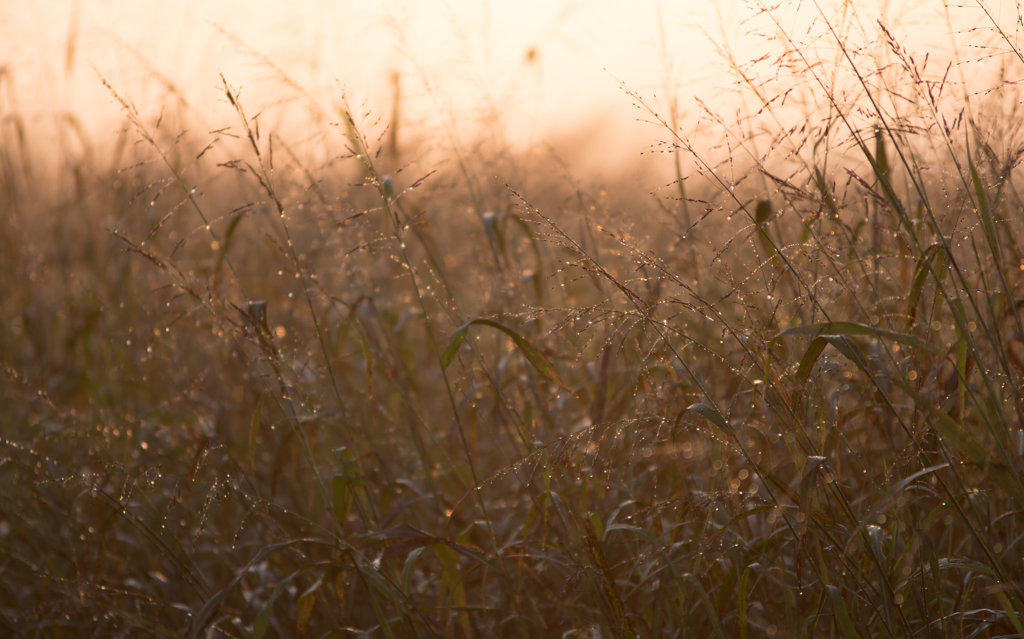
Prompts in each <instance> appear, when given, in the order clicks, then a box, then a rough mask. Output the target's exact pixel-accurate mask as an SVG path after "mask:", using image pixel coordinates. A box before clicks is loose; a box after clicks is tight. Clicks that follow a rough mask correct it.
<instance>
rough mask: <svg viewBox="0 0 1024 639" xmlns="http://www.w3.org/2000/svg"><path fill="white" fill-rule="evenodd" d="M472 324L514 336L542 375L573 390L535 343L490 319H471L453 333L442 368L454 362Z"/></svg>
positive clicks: (527, 357)
mask: <svg viewBox="0 0 1024 639" xmlns="http://www.w3.org/2000/svg"><path fill="white" fill-rule="evenodd" d="M470 326H490V327H491V328H496V329H498V330H499V331H501V332H502V333H504V334H506V335H508V336H509V337H511V338H512V341H513V342H515V344H516V346H518V347H519V350H521V351H522V352H523V355H524V356H525V357H526V359H527V360H528V361H529V362H530V363H531V364H533V367H534V368H536V369H537V370H538V371H539V372H540V374H541V375H543V376H544V377H547V378H548V379H550V380H551V381H553V382H554V383H556V384H558V385H559V386H561V387H562V388H564V389H565V390H567V391H569V392H570V393H571V392H572V390H570V389H569V387H568V386H566V385H565V384H564V383H563V382H562V378H560V377H559V376H558V371H557V370H555V367H554V366H552V364H551V362H549V361H548V360H547V359H545V358H544V356H543V355H541V354H540V351H538V350H537V349H536V348H534V346H533V344H531V343H530V342H529V341H527V339H526V338H525V337H523V336H522V335H520V334H519V333H517V332H515V331H514V330H512V329H511V328H509V327H507V326H505V325H503V324H499V323H498V322H495V321H494V320H489V319H483V318H478V319H474V320H470V321H468V322H466V323H465V324H463V325H462V326H461V327H460V328H459V330H457V331H455V333H453V334H452V338H451V340H449V342H448V348H446V349H445V351H444V353H443V354H442V355H441V368H448V365H449V364H451V363H452V360H453V359H455V354H456V353H458V352H459V347H460V346H462V342H463V341H465V339H466V333H467V332H468V331H469V327H470Z"/></svg>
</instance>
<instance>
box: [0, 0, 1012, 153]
mask: <svg viewBox="0 0 1024 639" xmlns="http://www.w3.org/2000/svg"><path fill="white" fill-rule="evenodd" d="M757 6H758V3H757V2H740V1H733V0H722V1H721V2H719V3H717V4H716V3H713V2H704V1H700V2H697V1H676V2H671V1H669V0H631V1H624V0H616V1H612V0H587V1H579V2H572V1H559V0H517V1H516V2H509V1H507V0H501V1H499V0H476V1H470V0H461V1H460V0H448V1H444V0H415V1H412V0H410V1H406V2H397V1H384V0H351V1H347V0H338V1H327V0H288V1H284V0H245V1H244V2H243V1H240V0H216V1H206V2H198V1H192V0H182V1H176V2H168V1H163V2H159V1H156V0H25V1H23V2H8V3H3V6H2V7H0V65H3V66H4V68H5V69H6V71H7V74H6V77H5V78H4V80H3V82H6V85H3V84H0V109H3V110H6V111H8V112H10V111H14V110H17V111H18V112H20V113H22V114H24V116H25V117H26V119H27V120H28V121H30V122H32V124H33V126H36V127H39V128H45V126H46V124H47V122H49V121H53V120H54V119H55V115H56V116H58V117H57V119H59V115H60V114H62V113H72V114H74V115H75V117H76V118H77V119H78V120H79V121H80V122H82V123H83V126H84V128H85V129H86V130H88V131H89V132H90V135H92V136H93V137H95V138H96V139H101V138H103V137H104V136H106V134H107V133H110V132H111V131H113V130H114V129H115V128H117V127H118V126H119V124H118V122H120V117H119V107H118V105H117V104H116V103H115V102H114V101H113V100H112V98H111V96H110V94H109V93H108V92H107V91H106V90H105V89H103V87H102V85H101V82H100V77H101V76H102V77H103V78H105V79H106V80H107V81H108V82H109V83H110V84H111V85H112V86H113V87H114V88H115V89H116V90H117V91H118V92H120V93H121V94H122V95H125V96H127V97H129V98H130V99H131V100H132V101H133V102H134V103H135V104H137V105H138V106H139V108H140V110H141V111H143V112H144V113H153V114H154V115H155V114H156V113H158V112H159V111H160V110H161V109H164V108H166V107H167V105H168V104H174V103H175V102H176V101H178V102H181V103H185V104H187V105H189V108H190V109H192V110H193V112H194V113H195V114H196V116H195V117H196V118H198V119H200V120H202V121H203V124H208V125H209V126H210V127H211V128H215V127H216V126H218V125H219V122H218V121H217V119H216V118H215V117H214V116H213V114H214V113H215V112H216V105H217V104H218V102H217V101H218V99H219V93H218V84H219V77H218V74H219V73H223V74H224V76H225V77H226V78H227V79H228V81H229V82H230V83H231V84H232V85H233V86H240V87H241V88H242V97H243V99H244V100H245V101H246V104H247V107H248V110H249V111H250V112H256V111H257V110H262V109H264V108H268V106H273V105H274V104H275V103H279V102H280V101H281V100H293V101H297V102H301V101H302V100H311V101H316V102H317V103H318V104H320V105H321V106H322V107H324V108H327V107H329V105H330V104H332V103H333V102H336V101H337V99H338V98H339V97H340V95H341V94H342V92H344V94H345V95H346V96H347V98H348V99H349V101H350V103H351V104H353V105H354V107H356V108H357V109H365V111H366V112H368V113H371V114H374V113H375V114H378V115H380V116H381V117H387V115H386V114H388V113H389V112H390V110H391V108H392V106H393V102H394V99H393V95H394V90H393V83H392V77H393V75H394V74H395V73H397V74H398V77H399V78H400V86H401V108H402V115H403V120H404V121H403V124H404V126H405V127H406V130H408V131H416V130H417V127H419V128H420V130H428V129H429V128H430V127H437V126H443V125H444V123H445V122H447V123H448V124H449V125H457V126H458V127H460V128H461V129H462V133H463V134H465V135H475V131H477V130H479V129H480V128H482V129H484V130H490V131H492V132H493V131H495V130H500V131H502V132H503V134H504V135H505V136H506V137H507V138H508V140H509V141H510V144H512V145H513V146H518V147H519V148H523V147H526V146H529V145H532V144H536V143H538V142H542V141H544V140H549V139H555V138H559V137H562V138H565V137H571V136H573V135H577V134H578V133H579V132H580V131H582V132H584V133H585V135H586V136H588V137H590V138H592V139H593V138H595V137H600V135H608V136H611V137H609V139H612V138H613V137H615V136H618V137H617V138H615V139H617V140H619V142H617V143H621V142H622V140H623V139H632V140H635V141H636V142H635V144H634V145H633V146H632V147H630V148H628V149H627V150H626V153H627V154H631V155H637V154H638V153H639V151H640V150H643V148H644V145H645V144H650V142H651V141H652V140H654V139H656V138H658V137H659V135H660V134H659V132H658V131H657V127H653V126H651V125H646V124H643V123H638V122H637V119H638V118H642V117H643V114H642V113H640V112H639V111H638V110H637V109H636V108H635V107H634V106H633V103H632V100H631V99H630V98H629V97H628V96H627V95H625V94H624V92H623V91H622V90H621V89H620V87H619V81H621V82H623V83H624V84H625V85H626V86H628V87H629V88H630V89H632V90H634V91H637V92H638V93H640V94H642V95H644V96H647V97H648V98H650V99H651V100H652V101H655V102H657V103H658V104H661V105H662V106H663V107H664V108H665V109H667V108H668V104H669V98H671V97H673V96H674V97H675V98H676V99H677V100H678V103H679V108H680V110H681V111H682V112H683V114H684V115H686V116H688V117H690V118H691V121H693V120H692V118H694V117H696V116H695V114H696V113H698V112H699V108H698V107H697V104H696V102H695V98H700V99H702V100H703V101H704V103H705V104H707V105H709V107H710V108H711V109H713V110H719V109H721V110H722V112H725V111H727V110H728V109H729V108H731V107H730V106H729V105H730V102H729V99H730V95H732V94H731V93H730V90H731V89H733V88H734V86H735V80H736V78H735V76H734V75H731V74H730V73H729V70H728V65H727V64H726V63H725V61H724V60H723V57H722V50H723V47H728V48H729V49H731V50H732V51H733V52H734V53H735V55H736V56H737V58H739V59H740V60H744V59H747V58H749V57H751V56H753V55H756V54H760V53H762V52H771V51H772V50H773V47H775V48H776V49H777V48H778V42H775V43H772V42H771V40H770V36H771V35H772V34H773V33H775V34H777V33H778V32H779V30H780V29H781V30H786V31H788V32H790V33H793V34H797V35H799V34H801V33H803V32H805V31H806V30H811V29H813V28H814V26H815V25H814V23H815V20H817V21H818V22H819V23H820V22H821V17H822V16H825V15H827V16H838V15H840V13H841V12H842V11H844V10H845V11H848V12H849V11H855V12H856V13H857V16H856V20H853V21H851V22H852V23H853V24H855V25H856V24H860V25H861V28H862V30H863V32H864V33H865V34H867V33H870V32H872V30H873V29H874V24H875V21H876V20H877V19H878V18H881V19H883V20H884V21H885V22H886V23H887V24H890V25H898V29H899V33H900V34H901V36H903V37H906V42H908V43H913V45H914V46H917V47H919V48H921V49H922V50H935V51H938V50H941V49H943V48H945V49H948V48H949V47H950V46H951V45H950V42H951V40H950V34H951V29H950V27H952V33H953V35H954V37H955V38H957V39H958V40H959V41H966V40H967V39H969V38H971V37H975V36H977V35H978V32H977V30H974V26H975V25H976V24H978V23H979V22H983V20H982V18H983V16H982V15H981V12H980V10H979V8H978V6H977V5H975V6H969V7H967V8H954V9H951V10H950V13H949V14H948V15H949V16H951V18H950V19H951V22H948V21H947V13H946V12H944V11H943V10H942V7H943V5H942V4H941V3H937V2H902V3H899V2H875V1H872V2H855V3H852V4H848V5H843V3H841V2H825V1H824V0H823V1H822V4H821V7H820V8H819V7H818V6H817V5H815V3H813V2H811V3H809V4H808V3H806V2H805V3H799V4H798V3H783V4H782V5H781V8H780V9H779V10H778V11H776V12H775V13H774V14H773V15H774V16H775V19H778V20H779V22H778V24H774V25H773V24H771V21H770V20H768V19H767V17H766V16H765V15H760V16H757V15H755V14H756V8H757ZM844 6H845V9H844ZM985 6H987V7H988V8H989V10H990V11H991V13H992V14H993V15H994V16H996V19H997V20H1001V21H1003V23H1004V24H1005V25H1008V27H1007V28H1013V27H1014V26H1015V23H1016V4H1015V3H1012V2H1007V1H1003V0H1000V1H999V2H991V3H988V4H987V5H985ZM796 7H799V9H797V8H796ZM819 26H820V24H819ZM971 55H977V52H976V51H973V52H971ZM285 78H287V79H285ZM302 113H303V112H302V110H301V109H294V108H293V109H287V110H281V111H280V117H281V118H282V119H284V120H287V121H281V122H277V123H276V126H281V127H295V128H296V131H297V132H298V134H299V135H302V134H303V131H302V124H303V120H304V118H303V116H302ZM623 136H624V137H623ZM110 137H112V136H110ZM662 137H664V136H662Z"/></svg>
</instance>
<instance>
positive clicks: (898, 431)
mask: <svg viewBox="0 0 1024 639" xmlns="http://www.w3.org/2000/svg"><path fill="white" fill-rule="evenodd" d="M979 6H980V9H981V10H983V13H984V10H985V5H979ZM801 10H802V11H806V12H811V14H812V15H811V17H813V18H814V20H812V21H811V23H812V24H811V26H810V27H808V28H807V31H805V32H801V33H800V34H793V33H792V32H790V31H787V29H786V28H784V26H783V24H784V23H783V22H782V18H781V17H780V15H781V14H782V13H783V11H782V9H771V10H769V9H762V10H761V11H760V12H758V15H757V19H758V20H760V21H762V24H765V25H767V26H768V27H770V28H771V29H772V38H771V39H770V40H769V41H768V42H769V45H768V46H769V48H770V51H771V55H770V56H767V57H764V58H759V59H758V60H757V61H755V62H753V63H749V64H748V63H740V62H738V61H735V60H734V59H733V58H731V57H730V54H729V53H728V50H727V49H725V48H723V55H724V56H725V59H726V60H727V61H728V62H730V63H731V64H732V68H733V72H734V77H735V78H736V80H737V86H738V90H739V91H740V92H741V94H742V96H743V97H744V100H743V102H742V104H743V105H744V106H743V107H742V109H741V115H740V116H738V117H737V119H736V120H735V121H728V120H726V119H725V118H724V117H722V116H720V115H718V111H716V110H714V109H711V108H706V109H702V110H701V111H700V113H699V116H700V121H701V123H702V124H701V127H700V128H701V130H702V131H703V132H705V133H703V134H702V136H697V135H696V134H687V133H685V132H684V131H683V129H681V128H680V125H679V122H680V121H681V120H680V115H679V112H678V106H679V104H678V102H675V101H672V102H671V108H670V109H669V110H668V111H662V110H661V108H660V107H659V106H658V104H656V103H654V102H653V101H651V100H650V99H649V98H646V97H645V96H644V95H641V94H640V93H635V92H632V91H630V90H629V89H628V88H627V89H626V91H627V93H629V97H630V98H632V99H633V101H634V102H635V103H636V104H637V105H638V108H639V109H640V110H641V112H642V114H643V117H644V118H647V119H649V120H650V121H651V122H652V123H654V125H655V126H659V127H661V130H662V131H663V132H664V139H665V143H664V146H662V147H660V148H658V149H655V150H656V151H662V152H665V153H666V154H670V155H671V156H672V158H671V159H669V158H666V163H667V166H668V169H669V172H676V173H677V174H678V176H679V178H678V180H677V181H674V182H673V183H672V184H670V185H668V186H667V187H666V188H664V189H662V190H660V191H656V192H655V193H654V194H649V193H644V192H638V188H637V186H636V184H635V183H630V182H628V181H622V182H620V183H619V184H618V185H611V184H605V186H604V187H602V186H600V183H596V182H594V181H591V180H589V179H577V178H574V177H573V176H572V175H571V174H570V173H569V171H568V169H567V168H565V167H564V166H563V165H561V164H560V163H559V162H558V161H557V160H556V159H552V160H543V161H540V162H538V161H537V160H536V158H534V157H532V156H529V155H527V156H522V155H517V154H515V153H512V152H510V151H508V150H507V149H504V148H501V147H500V146H495V145H494V144H493V143H492V144H487V143H481V144H479V145H476V146H472V147H463V146H462V145H458V144H454V143H452V144H451V145H450V146H451V148H454V149H456V150H454V151H452V152H451V157H450V161H448V162H442V163H439V164H438V166H437V167H436V168H435V167H431V168H430V169H424V168H423V167H422V166H420V164H422V163H414V162H412V161H410V158H412V157H417V156H422V157H427V154H426V149H421V148H416V147H415V146H411V147H409V148H400V147H399V142H398V140H400V139H403V138H402V137H401V136H398V135H397V133H396V131H395V130H394V127H395V126H398V124H399V121H398V118H397V116H396V117H394V118H392V119H391V122H390V125H389V126H390V127H391V128H390V129H389V127H388V126H385V125H384V124H382V123H381V122H382V121H387V119H386V118H382V119H380V120H377V119H375V118H376V116H375V115H370V116H365V110H363V109H362V108H360V109H359V110H355V109H353V108H351V107H350V105H348V104H347V103H346V102H345V101H344V100H339V101H338V102H337V103H336V104H332V105H330V106H319V105H317V103H315V101H313V99H312V98H310V97H309V96H304V97H303V99H304V100H308V101H309V103H310V104H311V105H312V106H311V107H310V109H312V110H315V111H316V113H317V114H318V115H317V117H318V118H319V119H321V120H323V121H324V122H325V123H326V124H325V126H324V128H325V130H324V131H322V132H321V133H320V134H318V135H317V136H315V137H313V138H310V139H305V140H301V141H297V142H293V143H291V142H289V141H286V140H282V139H281V138H280V137H279V135H278V134H277V133H276V132H275V131H274V130H273V127H272V126H269V125H267V124H266V122H268V121H269V120H271V119H272V118H271V116H270V115H268V114H265V113H262V112H261V113H259V114H255V115H254V113H253V112H251V111H250V109H252V108H254V107H250V106H249V105H247V104H246V102H245V99H244V97H243V96H241V95H240V92H239V91H238V89H237V88H235V87H233V86H232V85H231V84H230V78H224V77H221V79H220V80H221V86H222V91H223V95H224V102H223V104H221V105H217V106H216V117H217V118H220V124H219V128H218V130H216V131H214V132H212V133H209V134H197V133H194V132H190V131H188V127H187V126H185V125H184V124H182V126H181V127H180V128H179V129H173V128H172V127H169V125H168V124H167V123H166V122H164V121H163V117H164V115H163V112H162V111H160V114H159V115H158V116H152V117H151V116H149V115H146V114H145V112H144V111H143V110H141V109H139V108H137V107H136V105H135V104H134V103H133V102H132V100H131V98H130V96H127V95H125V94H124V93H123V92H122V91H121V90H119V89H118V87H116V86H109V89H110V92H111V95H112V96H113V97H114V107H115V108H120V109H121V112H122V113H123V115H124V123H125V124H124V127H125V128H124V132H123V133H122V134H121V137H120V139H121V143H120V144H118V145H116V146H115V147H114V150H113V151H112V153H113V156H112V157H110V158H107V159H106V160H105V161H97V160H96V158H91V159H90V161H86V156H84V155H83V156H81V157H79V158H77V159H76V158H75V157H72V156H68V157H67V158H65V160H66V161H64V162H63V163H62V164H61V169H60V174H59V180H58V182H57V184H56V186H54V185H53V184H51V183H46V182H45V181H44V180H42V179H41V178H40V177H39V173H38V172H33V171H32V165H31V162H29V158H30V157H31V155H30V153H29V151H28V150H26V149H30V148H31V144H32V139H31V138H30V137H29V138H26V137H25V135H24V130H25V129H24V127H23V126H21V125H20V124H19V123H20V121H21V120H20V119H19V118H20V116H18V114H11V115H10V116H8V119H7V120H6V121H5V122H8V123H10V126H8V125H5V127H6V128H4V129H3V130H2V131H3V137H2V141H3V145H2V146H0V169H2V172H0V186H2V197H3V200H2V201H3V208H2V211H3V214H2V221H0V223H2V225H3V232H2V234H0V237H2V238H3V242H2V245H0V261H2V268H3V272H4V273H6V274H8V276H7V277H5V278H3V279H2V280H0V300H2V301H0V320H2V324H0V357H2V361H3V364H4V371H5V372H4V375H3V376H2V378H0V380H2V381H0V388H2V394H3V395H2V396H3V402H4V406H5V410H4V411H2V413H0V438H2V449H3V459H2V463H0V482H2V483H0V485H2V490H0V557H2V561H0V571H2V579H0V624H2V626H3V628H4V629H5V630H4V632H5V633H8V634H9V635H10V636H19V637H20V636H25V637H37V636H46V637H63V636H69V637H80V636H172V637H177V636H187V637H219V636H229V637H235V636H254V637H271V636H293V635H294V636H299V637H328V636H339V637H343V636H367V637H389V638H390V637H412V636H416V637H433V636H464V637H485V636H521V637H530V636H575V637H583V636H590V637H649V636H664V637H706V636H718V637H723V638H724V637H743V638H747V637H760V636H769V637H794V638H795V637H811V636H834V637H845V638H846V639H853V638H855V637H862V638H866V637H876V636H892V637H943V638H946V637H998V636H1016V635H1019V634H1021V633H1022V630H1024V618H1022V617H1021V613H1024V590H1022V588H1021V584H1022V583H1024V579H1022V577H1024V575H1022V572H1024V566H1022V563H1021V557H1022V556H1024V555H1022V549H1021V545H1020V544H1021V538H1022V536H1024V528H1022V524H1021V518H1020V514H1021V512H1022V510H1021V508H1022V505H1024V481H1022V479H1021V470H1022V461H1024V431H1022V427H1021V419H1022V417H1024V390H1022V388H1024V360H1022V357H1024V326H1022V323H1021V316H1020V312H1019V311H1020V308H1021V306H1022V305H1024V302H1022V299H1024V297H1022V294H1021V290H1020V289H1021V284H1022V281H1024V279H1022V278H1024V253H1022V249H1021V242H1022V240H1024V235H1022V231H1024V228H1022V219H1024V218H1022V210H1024V202H1022V201H1021V199H1020V196H1019V194H1018V192H1017V183H1018V182H1017V179H1016V175H1015V173H1016V168H1017V165H1018V164H1019V162H1020V159H1021V157H1022V156H1024V138H1022V130H1021V128H1020V125H1019V122H1020V117H1019V116H1020V113H1019V111H1018V106H1017V104H1018V100H1019V97H1020V94H1019V92H1018V90H1017V87H1016V84H1015V83H1014V80H1013V78H1015V77H1017V76H1018V75H1019V73H1020V71H1021V69H1022V68H1024V65H1022V63H1024V55H1022V52H1021V50H1020V49H1019V48H1018V47H1017V44H1016V40H1015V39H1014V37H1013V34H1010V33H1007V32H1005V31H1001V30H999V28H998V23H997V22H996V21H995V20H994V19H992V21H991V23H990V24H989V25H988V29H989V30H988V32H987V35H986V37H987V38H988V40H986V43H987V44H988V45H989V46H990V47H992V49H989V50H988V51H993V50H996V51H997V53H998V55H995V54H994V57H995V60H996V62H997V63H998V65H1000V68H999V70H998V72H997V73H989V74H988V75H985V74H981V73H978V74H977V77H975V78H972V79H971V80H970V81H968V79H967V77H968V76H969V75H970V74H971V73H972V72H973V71H974V70H975V69H977V68H978V67H977V66H976V61H974V60H967V61H959V62H957V63H956V64H950V65H949V66H945V65H939V64H937V63H934V62H932V63H929V62H927V61H926V60H924V59H917V58H916V57H915V54H914V53H913V52H911V51H908V50H907V49H905V48H904V46H903V45H902V44H901V41H900V38H899V36H897V35H893V33H892V32H890V31H889V30H888V29H887V28H886V27H885V26H883V25H881V24H878V25H876V26H874V27H870V28H868V27H864V26H863V23H862V21H863V20H864V19H865V16H859V15H857V14H856V12H854V11H853V10H852V9H851V8H849V7H847V8H846V10H845V12H844V11H842V10H841V11H839V12H837V13H834V14H833V13H824V12H821V13H817V14H815V13H814V11H817V9H814V10H812V8H807V7H804V8H803V9H801ZM947 11H948V9H947ZM983 17H984V16H983ZM1018 26H1019V25H1018ZM858 33H859V34H861V36H863V37H859V36H858ZM874 36H877V38H876V37H874ZM862 40H863V41H864V42H871V41H874V42H876V43H877V44H876V46H875V47H874V48H871V47H867V46H860V45H856V44H855V43H857V42H861V41H862ZM955 53H956V52H954V54H955ZM986 55H988V54H987V53H986ZM268 64H269V61H268ZM271 69H272V70H273V71H274V72H275V73H276V72H278V71H279V70H277V69H276V67H271ZM989 69H991V65H990V67H989ZM978 81H985V82H989V81H991V84H989V85H987V86H985V87H981V88H979V87H977V86H975V85H974V84H972V83H977V82H978ZM288 86H289V87H290V88H291V89H292V90H296V91H300V89H299V88H298V86H297V85H296V84H295V83H294V82H292V83H291V84H289V85H288ZM396 86H397V84H396ZM396 95H398V91H397V89H396ZM177 104H178V105H179V106H178V109H179V111H180V112H176V113H174V114H171V115H172V116H173V117H171V118H170V119H171V120H173V121H175V122H182V123H187V122H188V120H189V118H190V117H194V116H193V115H192V114H190V113H189V112H188V110H187V108H185V107H183V106H181V105H182V104H184V101H183V100H180V101H177ZM211 109H213V107H211ZM158 111H159V109H158ZM15 116H18V117H15ZM210 117H213V116H210ZM79 129H80V127H79ZM712 129H713V130H714V131H715V133H713V134H707V133H706V131H708V130H712ZM19 132H20V134H19ZM80 135H81V134H80ZM452 135H454V133H452ZM715 136H717V137H715ZM711 139H714V143H713V144H711V143H708V140H711ZM460 149H463V150H460ZM465 149H468V150H465ZM493 175H497V176H498V177H497V179H493V178H492V177H490V176H493ZM484 176H487V177H484ZM684 180H685V188H684Z"/></svg>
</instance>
